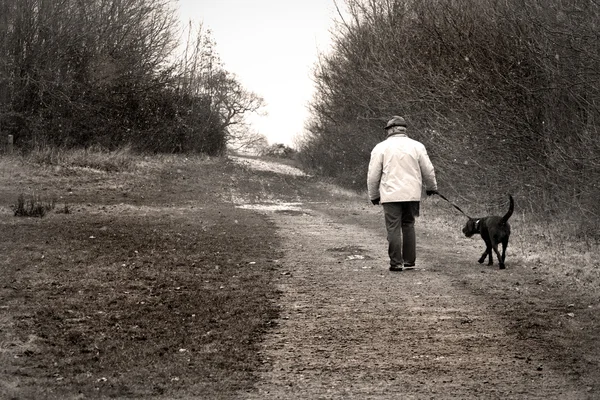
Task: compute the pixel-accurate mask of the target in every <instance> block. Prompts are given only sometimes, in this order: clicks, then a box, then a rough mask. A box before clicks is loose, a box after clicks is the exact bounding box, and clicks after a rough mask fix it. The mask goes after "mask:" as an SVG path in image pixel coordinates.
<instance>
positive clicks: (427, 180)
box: [419, 147, 437, 192]
mask: <svg viewBox="0 0 600 400" xmlns="http://www.w3.org/2000/svg"><path fill="white" fill-rule="evenodd" d="M419 167H420V168H421V176H422V178H423V183H424V184H425V190H426V191H428V192H432V191H434V192H437V181H436V179H435V169H434V168H433V164H432V163H431V160H430V159H429V156H428V155H427V150H426V149H425V147H423V149H422V151H421V154H420V155H419Z"/></svg>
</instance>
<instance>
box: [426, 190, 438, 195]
mask: <svg viewBox="0 0 600 400" xmlns="http://www.w3.org/2000/svg"><path fill="white" fill-rule="evenodd" d="M425 194H427V196H431V195H432V194H440V193H439V192H438V191H437V190H426V191H425Z"/></svg>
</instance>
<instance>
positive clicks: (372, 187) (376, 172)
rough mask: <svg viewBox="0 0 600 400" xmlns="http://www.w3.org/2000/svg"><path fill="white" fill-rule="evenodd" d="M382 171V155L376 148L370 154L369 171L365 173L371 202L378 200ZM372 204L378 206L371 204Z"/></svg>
mask: <svg viewBox="0 0 600 400" xmlns="http://www.w3.org/2000/svg"><path fill="white" fill-rule="evenodd" d="M382 171H383V154H381V153H380V152H378V151H377V148H375V149H373V151H372V152H371V160H370V161H369V171H368V172H367V190H368V192H369V199H370V200H371V201H374V200H379V198H380V194H379V183H380V182H381V173H382ZM373 204H379V201H377V203H375V202H373Z"/></svg>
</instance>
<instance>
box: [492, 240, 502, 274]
mask: <svg viewBox="0 0 600 400" xmlns="http://www.w3.org/2000/svg"><path fill="white" fill-rule="evenodd" d="M503 245H504V243H503ZM492 248H493V249H494V253H496V257H498V264H499V265H500V269H504V250H502V257H500V252H499V251H498V243H496V242H494V243H493V244H492ZM491 257H492V253H490V258H491Z"/></svg>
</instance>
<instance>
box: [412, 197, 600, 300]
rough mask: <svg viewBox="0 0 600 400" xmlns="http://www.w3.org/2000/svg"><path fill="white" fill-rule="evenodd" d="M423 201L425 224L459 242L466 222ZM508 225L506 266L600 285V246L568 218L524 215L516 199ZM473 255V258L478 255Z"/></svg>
mask: <svg viewBox="0 0 600 400" xmlns="http://www.w3.org/2000/svg"><path fill="white" fill-rule="evenodd" d="M426 202H427V203H425V204H424V206H423V207H422V209H423V211H424V215H426V216H427V218H426V221H427V223H429V224H432V225H436V226H439V227H444V230H445V231H446V232H447V234H449V235H451V239H453V240H455V241H457V240H460V239H462V238H463V236H462V232H461V229H462V227H463V226H464V224H465V222H466V220H467V219H466V217H464V216H462V215H461V214H459V213H458V211H456V210H454V209H453V208H452V206H451V205H449V204H448V203H447V202H445V201H444V200H442V199H439V198H437V197H434V198H428V199H427V200H426ZM484 206H485V205H482V207H484ZM505 212H506V210H505V209H498V210H496V211H492V213H494V214H496V215H503V214H504V213H505ZM482 215H483V214H477V215H472V216H474V217H477V216H482ZM509 222H510V224H511V227H512V233H511V238H510V242H509V248H508V251H507V254H508V255H507V264H508V263H520V264H522V265H526V266H527V267H528V268H535V269H539V270H540V271H544V272H548V273H549V274H550V275H551V276H554V277H555V278H556V279H560V280H565V279H566V280H569V281H572V283H573V284H576V285H579V286H582V287H586V288H588V289H593V288H597V287H599V286H600V270H599V269H598V261H597V256H598V254H600V243H599V242H598V241H597V239H596V238H594V237H593V236H590V235H584V236H581V232H577V230H576V228H574V226H572V225H571V224H570V223H569V219H568V216H562V217H561V216H555V215H554V216H548V218H547V219H544V218H540V216H539V215H531V214H528V213H525V212H524V211H522V210H520V209H519V199H518V198H516V199H515V212H514V213H513V215H512V217H511V218H510V221H509ZM473 240H475V241H476V242H475V243H476V244H477V245H478V246H479V245H480V246H481V252H483V249H484V247H483V241H481V239H480V238H479V236H476V237H474V239H473ZM479 242H481V243H479ZM474 254H475V255H476V256H477V258H478V256H479V255H480V254H479V253H474Z"/></svg>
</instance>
